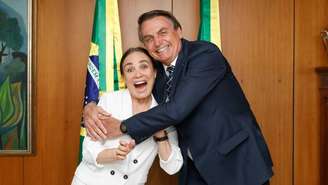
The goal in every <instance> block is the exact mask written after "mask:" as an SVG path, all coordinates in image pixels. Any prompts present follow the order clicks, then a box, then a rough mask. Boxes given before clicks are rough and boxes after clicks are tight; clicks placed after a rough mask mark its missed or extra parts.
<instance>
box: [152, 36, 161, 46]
mask: <svg viewBox="0 0 328 185" xmlns="http://www.w3.org/2000/svg"><path fill="white" fill-rule="evenodd" d="M154 44H155V46H160V45H161V39H160V38H159V37H158V36H157V37H155V38H154Z"/></svg>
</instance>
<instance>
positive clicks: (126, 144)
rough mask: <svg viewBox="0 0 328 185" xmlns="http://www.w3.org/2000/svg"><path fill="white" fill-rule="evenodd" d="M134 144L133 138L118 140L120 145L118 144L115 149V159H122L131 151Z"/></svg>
mask: <svg viewBox="0 0 328 185" xmlns="http://www.w3.org/2000/svg"><path fill="white" fill-rule="evenodd" d="M134 145H135V141H134V140H130V141H122V140H121V141H120V145H119V146H118V148H117V150H116V151H115V156H116V159H119V160H124V159H125V158H126V156H127V155H128V154H129V153H130V152H131V150H132V149H133V147H134Z"/></svg>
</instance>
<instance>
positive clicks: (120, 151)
mask: <svg viewBox="0 0 328 185" xmlns="http://www.w3.org/2000/svg"><path fill="white" fill-rule="evenodd" d="M120 70H121V74H122V76H123V78H124V80H125V83H126V86H127V90H120V91H115V92H111V93H106V94H104V95H102V96H101V97H100V100H99V103H98V105H100V106H101V107H102V108H103V109H104V110H105V111H107V112H110V113H111V114H112V115H113V116H114V117H115V118H119V119H121V120H123V119H127V118H129V117H130V116H132V115H134V114H137V113H140V112H144V111H146V110H148V109H150V108H152V107H154V106H156V105H157V102H156V101H155V99H154V98H153V96H152V95H151V92H152V88H153V85H154V82H155V78H156V69H155V64H154V61H153V60H152V58H151V57H150V55H149V54H148V52H147V51H146V50H145V49H143V48H140V47H137V48H130V49H128V50H127V51H126V52H125V53H124V55H123V56H122V59H121V64H120ZM157 154H158V155H159V159H160V160H159V161H160V166H161V168H162V169H164V170H165V171H166V172H167V173H168V174H170V175H171V174H174V173H176V172H178V171H179V170H180V168H181V166H182V163H183V159H182V155H181V152H180V148H179V147H178V140H177V132H176V130H175V128H174V127H169V128H167V129H165V130H162V131H159V132H157V133H155V134H154V136H153V137H152V138H148V139H147V140H145V141H143V142H142V143H139V144H138V145H136V146H134V141H133V140H132V139H131V137H130V136H128V135H123V136H121V137H119V138H116V139H110V140H105V141H103V142H101V141H93V140H91V138H90V137H88V136H86V137H85V139H84V141H83V158H82V161H81V163H80V164H79V166H78V167H77V169H76V172H75V176H74V178H73V181H72V185H123V184H124V185H143V184H145V183H146V181H147V175H148V172H149V169H150V167H151V165H152V163H153V161H154V159H155V157H156V155H157Z"/></svg>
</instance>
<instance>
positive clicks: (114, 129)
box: [101, 117, 123, 139]
mask: <svg viewBox="0 0 328 185" xmlns="http://www.w3.org/2000/svg"><path fill="white" fill-rule="evenodd" d="M101 121H102V123H103V126H104V127H105V129H106V130H107V134H106V136H107V139H111V138H114V137H118V136H121V135H122V134H123V133H122V132H121V130H120V126H121V121H120V120H118V119H116V118H114V117H106V118H105V119H101Z"/></svg>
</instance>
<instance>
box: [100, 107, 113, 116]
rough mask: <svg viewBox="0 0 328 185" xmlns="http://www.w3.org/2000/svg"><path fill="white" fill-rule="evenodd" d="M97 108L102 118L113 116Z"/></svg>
mask: <svg viewBox="0 0 328 185" xmlns="http://www.w3.org/2000/svg"><path fill="white" fill-rule="evenodd" d="M97 108H98V114H100V116H104V117H110V116H112V115H111V114H110V113H108V112H106V111H105V110H104V109H103V108H101V107H99V106H98V107H97Z"/></svg>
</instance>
